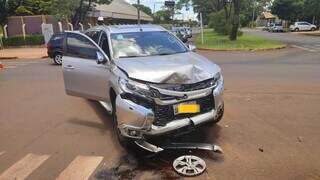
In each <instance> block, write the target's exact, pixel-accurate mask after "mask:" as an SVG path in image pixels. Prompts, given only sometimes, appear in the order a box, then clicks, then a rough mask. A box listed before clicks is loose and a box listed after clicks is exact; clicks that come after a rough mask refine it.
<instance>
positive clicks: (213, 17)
mask: <svg viewBox="0 0 320 180" xmlns="http://www.w3.org/2000/svg"><path fill="white" fill-rule="evenodd" d="M209 27H210V28H213V29H214V31H215V32H217V33H218V34H221V35H228V34H230V32H231V27H232V26H231V24H230V22H229V21H227V20H226V18H225V14H224V11H223V10H221V11H219V12H215V13H211V14H210V15H209Z"/></svg>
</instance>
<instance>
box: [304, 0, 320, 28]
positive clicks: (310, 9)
mask: <svg viewBox="0 0 320 180" xmlns="http://www.w3.org/2000/svg"><path fill="white" fill-rule="evenodd" d="M303 14H304V16H305V18H307V19H309V20H310V21H317V24H319V23H320V22H319V21H320V1H319V0H305V2H304V7H303ZM313 23H314V22H313Z"/></svg>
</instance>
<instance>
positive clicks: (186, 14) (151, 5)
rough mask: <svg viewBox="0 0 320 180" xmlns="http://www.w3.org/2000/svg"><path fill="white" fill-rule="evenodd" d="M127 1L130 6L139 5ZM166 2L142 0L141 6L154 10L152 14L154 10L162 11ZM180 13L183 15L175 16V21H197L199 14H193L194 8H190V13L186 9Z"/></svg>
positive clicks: (133, 1) (130, 0)
mask: <svg viewBox="0 0 320 180" xmlns="http://www.w3.org/2000/svg"><path fill="white" fill-rule="evenodd" d="M126 1H127V2H128V3H130V4H136V3H137V0H126ZM164 1H165V0H140V4H142V5H145V6H148V7H149V8H150V9H151V10H152V12H154V10H155V11H158V10H160V9H161V7H163V6H164ZM176 2H177V1H176ZM154 8H155V9H154ZM180 12H181V14H177V15H175V17H174V18H175V19H184V20H188V19H192V20H196V19H197V14H196V13H194V12H193V8H192V6H190V7H189V10H188V11H187V10H186V8H185V7H184V8H182V10H181V11H180Z"/></svg>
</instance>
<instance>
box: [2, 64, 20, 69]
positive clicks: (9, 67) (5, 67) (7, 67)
mask: <svg viewBox="0 0 320 180" xmlns="http://www.w3.org/2000/svg"><path fill="white" fill-rule="evenodd" d="M16 67H17V66H11V65H10V66H6V65H4V69H13V68H16Z"/></svg>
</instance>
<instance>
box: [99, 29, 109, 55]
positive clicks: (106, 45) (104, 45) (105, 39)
mask: <svg viewBox="0 0 320 180" xmlns="http://www.w3.org/2000/svg"><path fill="white" fill-rule="evenodd" d="M100 47H101V49H102V50H103V51H104V52H105V53H106V55H107V56H108V57H109V59H110V57H111V56H110V46H109V41H108V35H107V34H106V33H104V32H103V33H102V34H101V39H100Z"/></svg>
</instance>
